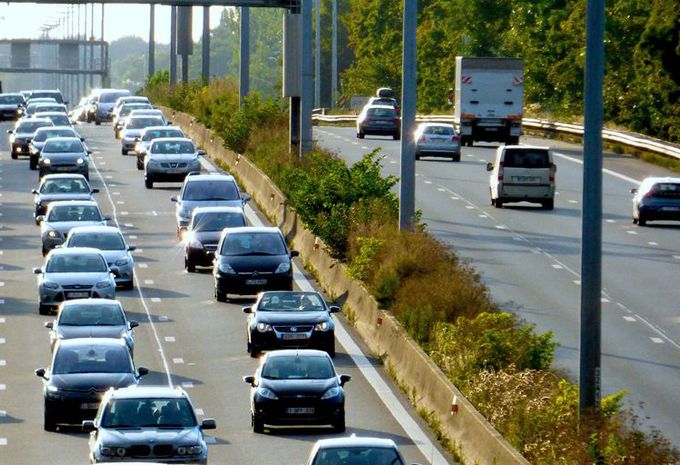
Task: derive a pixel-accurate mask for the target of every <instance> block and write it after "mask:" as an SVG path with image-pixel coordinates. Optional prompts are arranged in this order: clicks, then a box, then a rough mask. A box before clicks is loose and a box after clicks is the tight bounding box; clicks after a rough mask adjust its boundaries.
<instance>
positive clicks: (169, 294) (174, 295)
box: [142, 286, 190, 299]
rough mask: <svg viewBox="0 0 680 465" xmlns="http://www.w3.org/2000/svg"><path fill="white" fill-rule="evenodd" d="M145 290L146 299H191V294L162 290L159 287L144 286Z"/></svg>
mask: <svg viewBox="0 0 680 465" xmlns="http://www.w3.org/2000/svg"><path fill="white" fill-rule="evenodd" d="M142 288H143V289H144V294H145V296H146V297H149V298H151V297H161V298H165V299H178V298H181V297H190V296H189V294H185V293H184V292H176V291H170V290H167V289H160V288H157V287H147V286H142Z"/></svg>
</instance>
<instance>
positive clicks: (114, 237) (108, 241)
mask: <svg viewBox="0 0 680 465" xmlns="http://www.w3.org/2000/svg"><path fill="white" fill-rule="evenodd" d="M68 246H69V247H93V248H95V249H99V250H125V241H123V236H121V235H120V234H119V233H78V234H72V235H71V236H70V237H69V238H68Z"/></svg>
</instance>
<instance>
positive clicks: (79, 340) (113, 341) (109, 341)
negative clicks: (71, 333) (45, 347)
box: [55, 337, 127, 350]
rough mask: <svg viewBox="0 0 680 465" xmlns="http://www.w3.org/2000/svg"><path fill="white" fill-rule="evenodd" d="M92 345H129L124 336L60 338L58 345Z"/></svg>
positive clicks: (69, 346) (70, 346)
mask: <svg viewBox="0 0 680 465" xmlns="http://www.w3.org/2000/svg"><path fill="white" fill-rule="evenodd" d="M90 346H106V347H127V345H126V343H125V340H124V339H123V338H112V337H76V338H72V339H60V340H59V343H58V347H68V348H73V347H90ZM55 350H56V349H55Z"/></svg>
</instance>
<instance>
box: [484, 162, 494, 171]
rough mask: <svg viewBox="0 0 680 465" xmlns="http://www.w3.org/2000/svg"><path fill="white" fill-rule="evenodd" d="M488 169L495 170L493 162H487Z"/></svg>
mask: <svg viewBox="0 0 680 465" xmlns="http://www.w3.org/2000/svg"><path fill="white" fill-rule="evenodd" d="M486 170H487V171H493V163H487V164H486Z"/></svg>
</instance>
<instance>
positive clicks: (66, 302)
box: [59, 299, 123, 310]
mask: <svg viewBox="0 0 680 465" xmlns="http://www.w3.org/2000/svg"><path fill="white" fill-rule="evenodd" d="M82 304H87V305H97V304H116V305H118V306H119V307H121V308H123V304H121V303H120V301H118V300H115V299H71V300H64V301H63V302H62V303H61V304H60V305H59V307H60V308H61V309H62V310H63V309H64V308H65V307H70V306H72V305H82Z"/></svg>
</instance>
